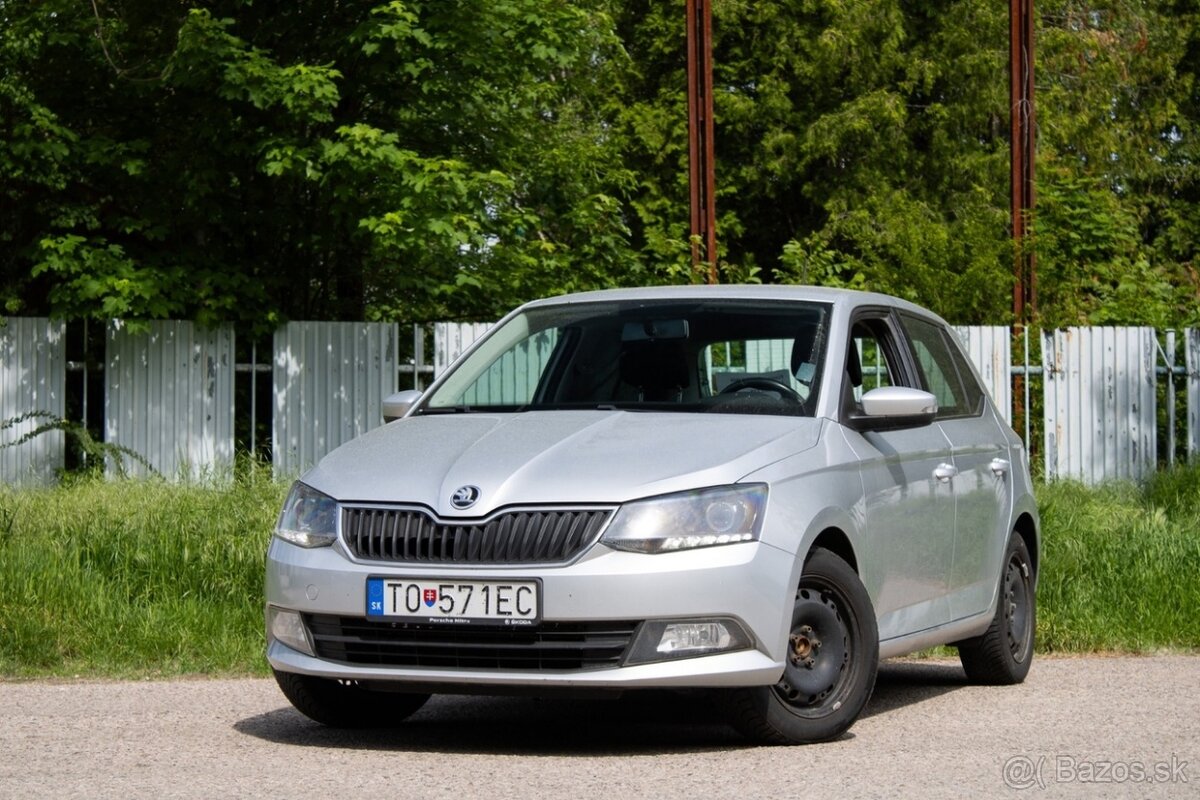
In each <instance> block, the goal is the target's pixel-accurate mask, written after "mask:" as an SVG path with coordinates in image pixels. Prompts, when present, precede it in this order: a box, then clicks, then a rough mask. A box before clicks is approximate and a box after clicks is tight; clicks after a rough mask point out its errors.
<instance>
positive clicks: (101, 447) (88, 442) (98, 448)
mask: <svg viewBox="0 0 1200 800" xmlns="http://www.w3.org/2000/svg"><path fill="white" fill-rule="evenodd" d="M33 420H43V421H42V422H39V423H38V424H37V425H35V426H34V428H33V429H32V430H29V431H28V432H26V433H24V434H22V435H21V436H19V437H17V438H16V439H14V440H12V441H11V442H4V443H3V444H0V450H3V449H5V448H7V447H18V446H20V445H22V444H25V443H26V442H28V441H30V440H31V439H35V438H36V437H38V436H42V435H44V434H46V433H49V432H51V431H62V432H63V433H64V434H66V436H67V438H68V439H69V440H70V441H71V443H72V444H73V445H74V446H75V447H76V448H77V449H78V451H79V453H80V455H81V458H80V463H81V465H82V468H81V469H80V470H79V471H80V472H81V473H83V474H87V475H92V476H97V475H100V474H102V473H103V472H104V468H105V466H106V465H111V466H112V467H113V469H114V470H115V471H116V473H117V475H119V476H120V477H125V476H126V475H127V474H128V472H127V471H126V466H125V459H127V458H128V459H130V460H132V461H136V462H137V463H139V464H141V465H142V466H143V467H145V468H146V470H147V471H148V472H149V473H150V474H151V475H156V476H157V475H158V471H157V470H155V469H154V466H153V465H152V464H151V463H150V462H149V461H147V460H146V458H145V457H144V456H142V455H141V454H140V453H137V452H135V451H133V450H131V449H129V448H128V447H125V446H124V445H119V444H116V443H115V442H104V441H99V440H97V439H95V438H94V437H93V436H92V434H91V433H90V432H89V431H88V429H87V427H86V426H84V425H83V423H81V422H75V421H73V420H69V419H64V418H62V417H57V416H55V415H54V414H51V413H50V412H48V411H29V412H27V413H25V414H20V415H18V416H15V417H9V418H8V419H5V420H0V431H5V430H8V429H9V428H15V427H17V426H19V425H21V424H23V423H25V422H30V421H33Z"/></svg>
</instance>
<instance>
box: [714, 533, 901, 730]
mask: <svg viewBox="0 0 1200 800" xmlns="http://www.w3.org/2000/svg"><path fill="white" fill-rule="evenodd" d="M878 668H879V629H878V627H877V625H876V622H875V612H874V609H872V607H871V598H870V597H869V596H868V595H867V590H866V588H865V587H864V586H863V585H862V581H861V580H859V578H858V575H857V573H855V571H854V570H853V569H851V567H850V565H849V564H847V563H846V562H845V561H843V560H842V559H841V558H839V557H838V556H836V555H834V554H833V553H832V552H830V551H829V550H824V549H817V550H815V551H813V554H812V555H811V556H810V557H809V559H808V561H807V562H806V563H805V565H804V573H803V574H802V575H801V577H800V586H799V588H798V589H797V591H796V600H795V603H794V605H793V608H792V624H791V631H790V633H789V635H788V645H787V661H786V663H785V665H784V670H783V676H782V677H781V678H780V680H779V682H778V683H776V684H775V685H774V686H756V687H751V688H745V689H729V690H726V691H724V692H723V693H722V695H721V700H722V704H723V705H724V706H725V711H726V714H727V716H728V718H729V722H730V724H732V725H733V726H734V727H735V728H737V729H738V730H739V731H741V732H742V733H743V734H744V735H746V736H747V737H749V738H750V739H753V740H755V741H759V742H764V743H767V744H806V743H809V742H823V741H827V740H829V739H834V738H836V737H838V736H841V735H842V734H843V733H845V732H846V730H847V729H848V728H849V727H850V726H851V725H852V724H854V721H855V720H856V719H858V715H859V714H860V713H862V710H863V708H864V707H865V706H866V704H867V700H868V699H870V697H871V691H872V689H874V687H875V674H876V672H877V671H878Z"/></svg>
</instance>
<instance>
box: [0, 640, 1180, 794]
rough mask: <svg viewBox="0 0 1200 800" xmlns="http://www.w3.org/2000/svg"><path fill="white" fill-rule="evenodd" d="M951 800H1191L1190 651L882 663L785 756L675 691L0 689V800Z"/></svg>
mask: <svg viewBox="0 0 1200 800" xmlns="http://www.w3.org/2000/svg"><path fill="white" fill-rule="evenodd" d="M1149 779H1155V781H1154V782H1150V781H1149ZM1014 786H1015V787H1023V788H1012V787H1014ZM972 795H978V796H981V797H987V798H990V797H1030V798H1033V797H1063V796H1066V797H1096V796H1110V797H1189V798H1196V797H1200V657H1186V656H1165V657H1153V658H1073V659H1040V660H1038V661H1035V663H1034V668H1033V670H1032V672H1031V673H1030V676H1029V680H1028V681H1027V682H1026V683H1025V684H1024V685H1022V686H1017V687H1005V688H988V687H975V686H969V685H967V684H966V681H965V678H964V677H963V673H962V670H961V669H960V668H959V667H958V665H957V662H950V661H920V662H886V663H885V664H884V665H883V667H882V668H881V671H880V677H879V683H878V685H877V687H876V690H875V695H874V697H873V699H872V701H871V704H870V706H869V707H868V708H867V711H866V713H865V715H864V716H863V718H861V719H860V720H859V721H858V723H857V724H856V725H855V726H854V728H852V729H851V732H850V733H849V734H847V735H846V736H845V737H843V738H842V739H841V740H839V741H836V742H832V743H828V744H823V745H812V746H808V747H794V748H778V747H751V746H748V745H746V744H745V743H744V742H743V741H742V740H741V739H739V738H738V736H737V735H736V734H735V733H734V732H733V731H732V730H731V729H729V728H727V727H726V726H725V725H724V724H723V723H722V722H721V721H720V719H719V717H718V716H717V715H716V714H715V712H714V711H713V710H712V708H711V707H710V706H709V704H708V703H707V701H706V700H705V699H704V698H703V697H702V696H694V695H693V696H687V695H673V694H658V693H655V694H637V695H627V696H626V697H625V698H623V699H620V700H535V699H529V698H467V697H435V698H434V699H433V700H432V701H430V703H429V704H428V705H427V706H426V707H425V708H423V709H422V710H421V711H420V712H419V713H418V714H417V715H415V716H414V717H412V718H411V719H410V720H409V721H408V722H407V723H405V724H403V725H402V726H401V727H398V728H396V729H393V730H387V731H372V732H365V733H364V732H341V731H333V730H327V729H324V728H322V727H320V726H318V725H316V724H314V723H312V722H309V721H308V720H307V719H305V718H303V717H301V716H300V715H299V714H298V713H296V712H295V711H293V710H292V709H291V707H290V706H289V705H288V704H287V701H286V700H284V698H283V696H282V695H281V694H280V693H279V691H278V690H277V688H276V687H275V685H274V682H272V681H269V680H186V681H145V682H45V681H37V682H28V683H23V682H5V683H0V798H31V797H54V798H72V797H86V798H94V797H120V798H127V797H145V798H163V797H188V798H220V797H259V796H261V797H273V798H275V797H278V798H284V797H287V798H294V797H329V798H352V797H371V798H377V799H378V800H383V799H384V798H387V800H392V799H393V798H395V799H396V800H401V799H403V800H408V799H409V798H453V799H454V800H462V799H463V798H475V797H481V798H507V797H513V798H517V797H519V798H540V797H569V798H614V799H615V798H622V799H624V798H658V797H665V798H675V797H678V798H689V799H690V800H707V798H739V799H745V798H759V797H761V798H803V797H813V798H823V797H888V798H895V797H922V798H926V797H955V798H959V797H967V796H972Z"/></svg>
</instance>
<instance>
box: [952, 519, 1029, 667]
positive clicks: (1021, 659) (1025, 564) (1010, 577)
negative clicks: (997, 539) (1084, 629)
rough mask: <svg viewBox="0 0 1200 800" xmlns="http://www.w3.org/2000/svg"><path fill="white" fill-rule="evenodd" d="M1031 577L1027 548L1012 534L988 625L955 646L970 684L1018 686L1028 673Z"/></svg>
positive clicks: (1019, 538) (1016, 535)
mask: <svg viewBox="0 0 1200 800" xmlns="http://www.w3.org/2000/svg"><path fill="white" fill-rule="evenodd" d="M1033 577H1034V576H1033V567H1032V565H1031V562H1030V559H1029V548H1027V547H1026V546H1025V540H1024V539H1023V538H1021V535H1020V534H1018V533H1013V534H1012V538H1011V539H1009V542H1008V550H1007V551H1006V552H1005V557H1004V572H1003V573H1002V574H1001V576H1000V598H999V601H998V602H997V604H996V615H995V616H994V617H993V618H992V624H991V626H990V627H989V628H988V629H987V631H986V632H985V633H984V634H983V635H982V636H979V637H976V638H974V639H967V640H965V641H962V642H959V643H958V657H959V660H960V661H962V665H963V670H964V671H966V673H967V677H968V678H969V679H970V680H971V681H973V682H975V683H984V684H991V685H996V686H999V685H1006V684H1011V683H1020V682H1021V681H1023V680H1025V676H1026V675H1028V674H1029V665H1030V663H1031V662H1032V661H1033V634H1034V629H1035V627H1036V623H1037V614H1036V611H1037V602H1036V599H1037V598H1036V597H1035V595H1034V589H1033V586H1034V581H1033Z"/></svg>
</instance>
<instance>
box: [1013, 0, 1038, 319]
mask: <svg viewBox="0 0 1200 800" xmlns="http://www.w3.org/2000/svg"><path fill="white" fill-rule="evenodd" d="M1008 20H1009V101H1010V104H1011V109H1010V113H1009V117H1010V120H1009V121H1010V125H1011V134H1012V139H1011V142H1012V143H1011V148H1012V233H1013V243H1014V244H1015V246H1016V247H1015V250H1016V258H1015V260H1014V264H1013V278H1014V281H1013V319H1014V321H1015V322H1016V324H1018V325H1021V324H1023V323H1025V322H1027V321H1029V320H1030V319H1033V318H1036V317H1037V261H1036V256H1035V255H1034V252H1033V248H1032V247H1030V246H1029V244H1030V242H1029V238H1030V236H1031V235H1032V233H1033V210H1034V205H1035V201H1036V195H1035V192H1034V160H1035V152H1036V129H1037V114H1036V112H1035V104H1034V87H1033V64H1034V50H1033V44H1034V37H1033V24H1034V16H1033V0H1010V2H1009V12H1008Z"/></svg>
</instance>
